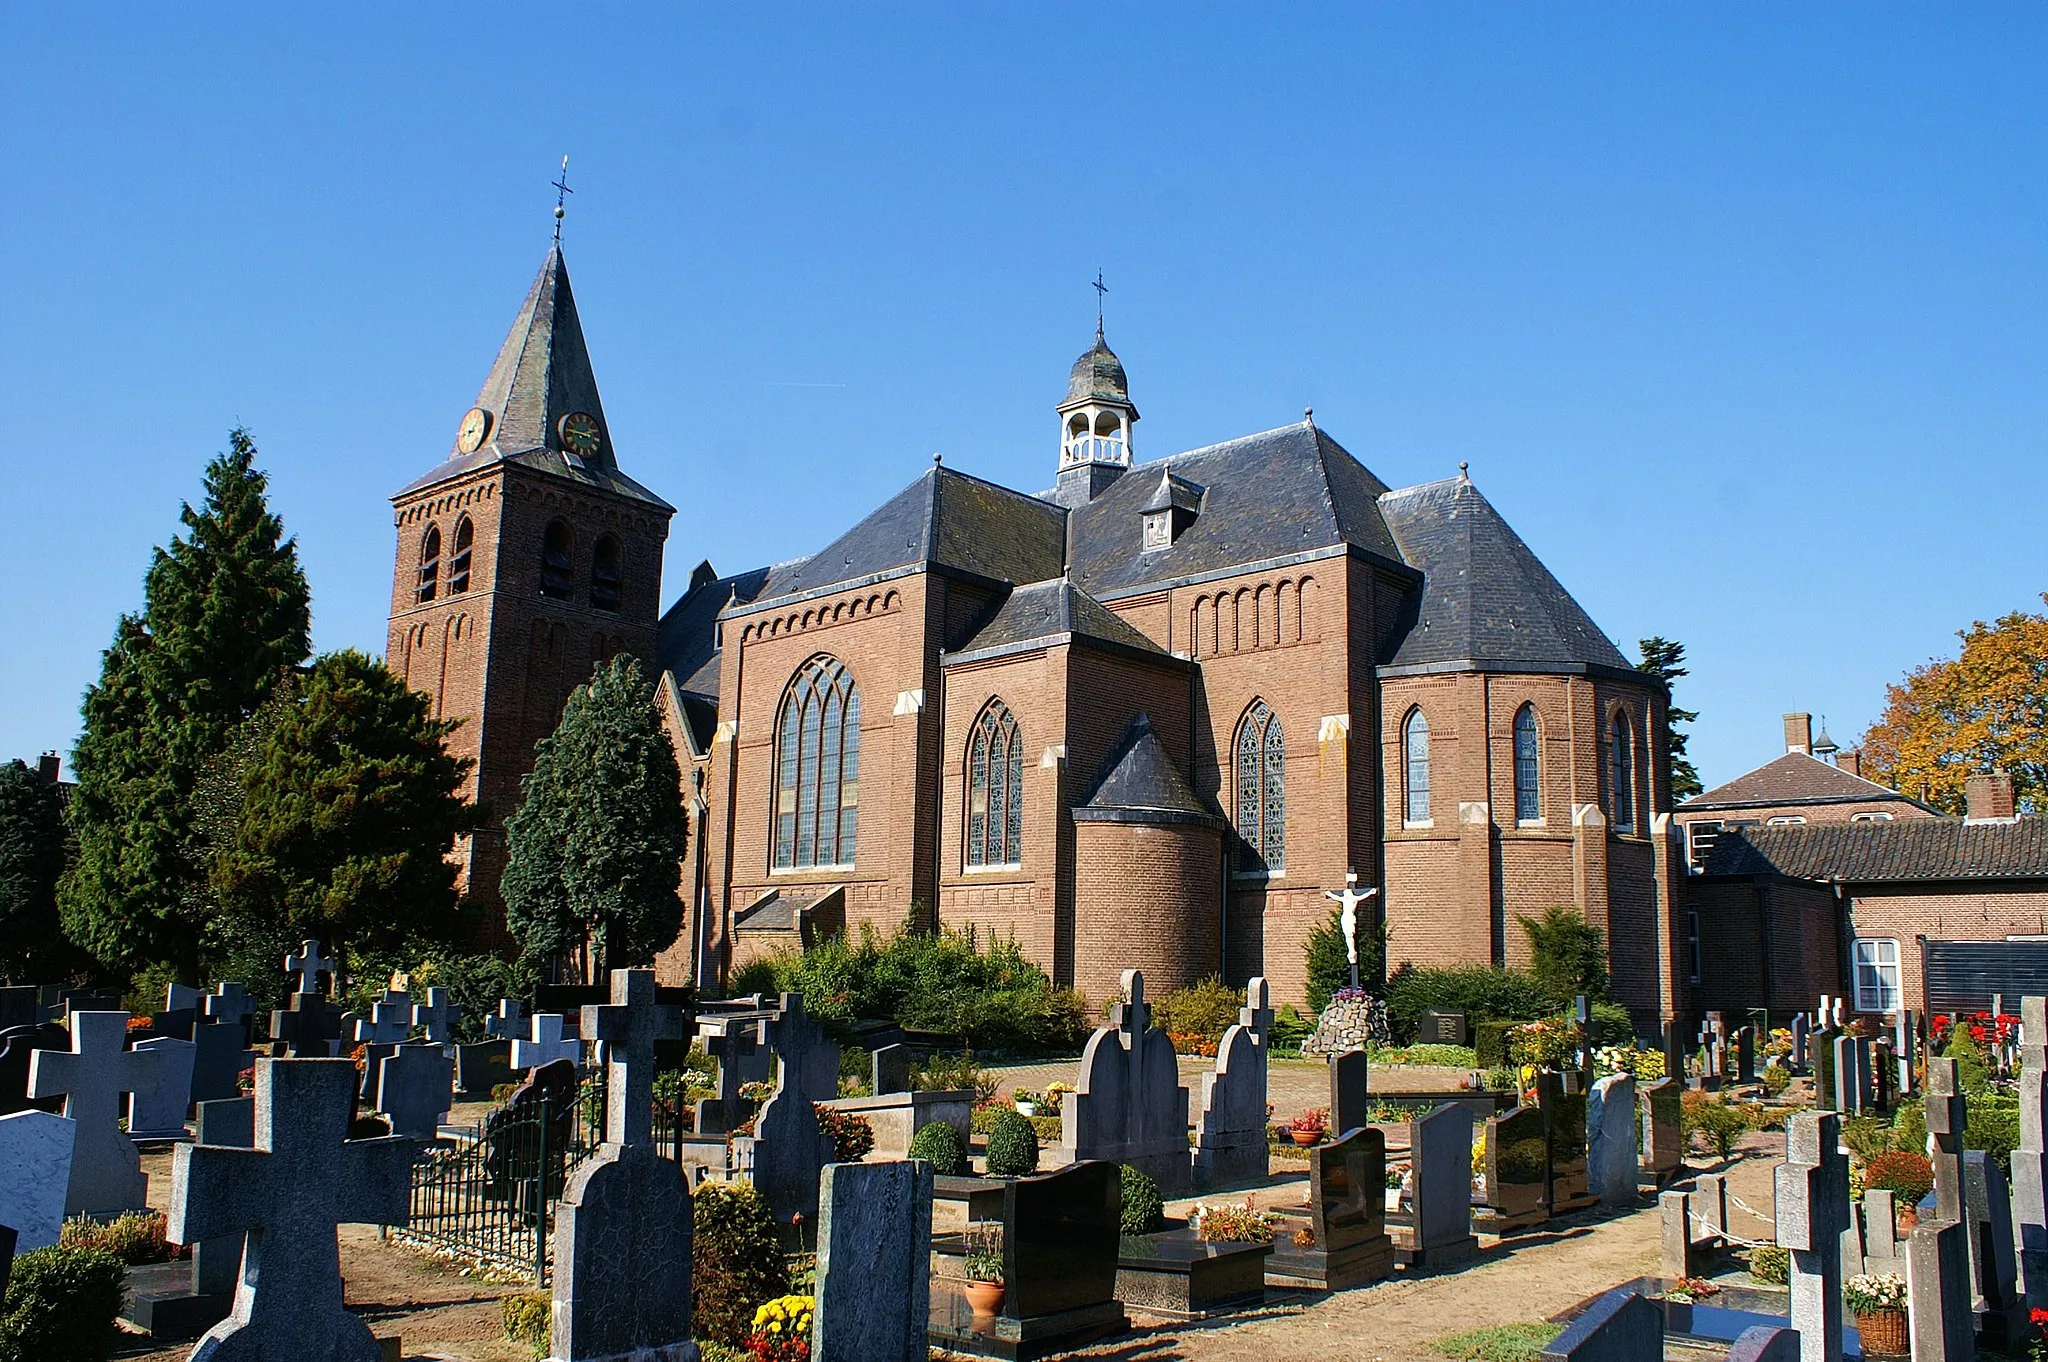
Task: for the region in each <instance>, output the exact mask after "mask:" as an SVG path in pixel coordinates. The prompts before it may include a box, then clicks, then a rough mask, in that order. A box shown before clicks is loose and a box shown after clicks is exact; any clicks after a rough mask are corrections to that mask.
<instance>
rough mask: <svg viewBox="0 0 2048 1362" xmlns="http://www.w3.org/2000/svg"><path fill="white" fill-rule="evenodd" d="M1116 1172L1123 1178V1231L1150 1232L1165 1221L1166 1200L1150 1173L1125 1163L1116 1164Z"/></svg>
mask: <svg viewBox="0 0 2048 1362" xmlns="http://www.w3.org/2000/svg"><path fill="white" fill-rule="evenodd" d="M1117 1172H1118V1175H1119V1176H1120V1177H1121V1178H1122V1179H1123V1194H1124V1211H1123V1221H1122V1229H1123V1232H1124V1233H1125V1234H1150V1233H1152V1232H1153V1231H1154V1230H1156V1229H1158V1228H1159V1227H1160V1226H1161V1225H1163V1224H1164V1223H1166V1202H1165V1201H1164V1200H1162V1199H1161V1197H1160V1195H1159V1184H1158V1183H1157V1182H1156V1181H1154V1180H1153V1178H1152V1175H1151V1174H1149V1173H1146V1172H1144V1171H1143V1170H1141V1169H1137V1168H1133V1167H1131V1165H1129V1164H1127V1163H1125V1164H1119V1165H1117Z"/></svg>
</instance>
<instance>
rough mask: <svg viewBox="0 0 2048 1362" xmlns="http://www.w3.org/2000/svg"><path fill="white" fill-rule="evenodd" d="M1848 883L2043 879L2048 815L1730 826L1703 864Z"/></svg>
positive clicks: (2047, 866) (1707, 869) (1720, 871)
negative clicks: (2014, 818) (1987, 819)
mask: <svg viewBox="0 0 2048 1362" xmlns="http://www.w3.org/2000/svg"><path fill="white" fill-rule="evenodd" d="M1701 869H1702V871H1703V873H1705V874H1708V875H1762V874H1770V873H1772V872H1776V873H1777V874H1780V875H1784V876H1787V877H1789V878H1791V879H1800V880H1822V881H1827V880H1842V881H1844V882H1847V883H1852V884H1854V883H1866V884H1867V883H1876V882H1883V881H1922V880H2011V879H2048V818H2021V819H2018V820H2017V821H2014V822H2010V823H2005V822H1999V823H1991V822H1985V823H1972V822H1969V821H1967V820H1965V819H1961V818H1910V819H1897V820H1895V821H1893V822H1889V823H1807V824H1800V825H1793V826H1781V827H1762V828H1741V829H1729V830H1727V831H1724V832H1722V833H1721V834H1720V835H1719V836H1718V837H1717V838H1716V839H1715V841H1714V846H1713V850H1712V851H1710V852H1709V853H1708V854H1707V860H1706V864H1705V865H1704V866H1703V867H1701Z"/></svg>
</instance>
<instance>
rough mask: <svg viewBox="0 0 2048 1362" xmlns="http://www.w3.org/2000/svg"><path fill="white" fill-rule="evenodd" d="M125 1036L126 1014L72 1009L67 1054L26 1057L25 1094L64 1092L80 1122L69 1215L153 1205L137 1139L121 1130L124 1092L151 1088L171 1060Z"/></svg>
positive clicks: (110, 1212) (66, 1108)
mask: <svg viewBox="0 0 2048 1362" xmlns="http://www.w3.org/2000/svg"><path fill="white" fill-rule="evenodd" d="M127 1038H128V1014H127V1013H126V1012H74V1013H72V1014H71V1048H70V1049H69V1050H37V1051H36V1052H35V1053H34V1054H32V1055H30V1056H29V1061H28V1095H29V1096H30V1097H56V1096H58V1095H60V1094H61V1095H62V1096H63V1098H64V1114H65V1115H66V1116H69V1117H70V1118H71V1119H72V1120H74V1121H76V1122H77V1123H78V1138H77V1141H76V1143H75V1144H74V1145H73V1146H72V1150H71V1183H70V1187H69V1190H68V1191H67V1192H66V1194H65V1197H64V1214H66V1215H119V1214H120V1213H121V1212H123V1211H140V1210H146V1209H147V1208H148V1205H149V1202H148V1192H149V1179H148V1178H147V1177H145V1176H144V1175H143V1172H142V1161H141V1159H140V1158H139V1157H137V1155H136V1153H135V1143H134V1141H132V1140H130V1139H129V1138H128V1136H127V1135H126V1134H125V1133H123V1132H122V1130H121V1126H120V1120H121V1105H122V1103H121V1095H122V1094H123V1093H130V1092H136V1091H147V1090H149V1088H150V1087H151V1086H152V1085H153V1084H154V1083H155V1082H156V1080H157V1072H158V1066H160V1065H162V1064H165V1063H168V1062H171V1061H170V1057H169V1056H167V1055H162V1054H150V1053H146V1052H140V1051H135V1050H128V1049H124V1048H123V1047H124V1046H125V1044H126V1043H127ZM189 1073H190V1069H189V1061H188V1068H187V1074H188V1077H189Z"/></svg>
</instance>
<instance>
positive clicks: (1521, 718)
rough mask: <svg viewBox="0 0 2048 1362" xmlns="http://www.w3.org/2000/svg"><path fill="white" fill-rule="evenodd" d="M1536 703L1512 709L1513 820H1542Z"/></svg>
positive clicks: (1538, 821)
mask: <svg viewBox="0 0 2048 1362" xmlns="http://www.w3.org/2000/svg"><path fill="white" fill-rule="evenodd" d="M1538 748H1539V744H1538V742H1537V735H1536V706H1534V705H1523V706H1522V707H1521V708H1520V709H1518V710H1516V711H1515V821H1516V822H1517V823H1540V822H1542V821H1543V762H1542V759H1541V758H1540V757H1539V756H1538V755H1537V752H1538Z"/></svg>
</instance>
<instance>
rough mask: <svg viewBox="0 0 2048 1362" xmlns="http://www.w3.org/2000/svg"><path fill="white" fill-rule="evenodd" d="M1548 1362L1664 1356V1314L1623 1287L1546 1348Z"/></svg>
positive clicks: (1636, 1361) (1633, 1361)
mask: <svg viewBox="0 0 2048 1362" xmlns="http://www.w3.org/2000/svg"><path fill="white" fill-rule="evenodd" d="M1538 1356H1539V1357H1541V1358H1542V1359H1544V1362H1567V1360H1568V1362H1645V1360H1646V1359H1651V1360H1654V1359H1657V1358H1661V1357H1663V1356H1664V1312H1663V1311H1662V1310H1660V1309H1658V1308H1657V1307H1656V1306H1655V1305H1652V1304H1651V1303H1650V1302H1649V1301H1648V1300H1647V1299H1645V1298H1644V1297H1642V1296H1639V1295H1637V1294H1636V1293H1635V1292H1633V1291H1630V1290H1629V1289H1627V1288H1626V1287H1620V1288H1617V1289H1615V1290H1613V1291H1610V1292H1608V1293H1607V1294H1606V1295H1604V1296H1602V1297H1601V1298H1600V1299H1599V1300H1596V1301H1594V1302H1593V1303H1592V1304H1591V1305H1589V1306H1587V1307H1586V1308H1585V1309H1584V1310H1582V1311H1580V1312H1579V1317H1578V1318H1577V1319H1575V1320H1573V1321H1572V1322H1571V1323H1570V1324H1567V1325H1566V1326H1565V1329H1564V1332H1563V1333H1561V1334H1559V1335H1558V1336H1557V1337H1556V1338H1554V1339H1552V1340H1551V1341H1550V1342H1549V1343H1548V1344H1546V1345H1545V1346H1544V1349H1543V1351H1542V1352H1541V1353H1539V1354H1538Z"/></svg>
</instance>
